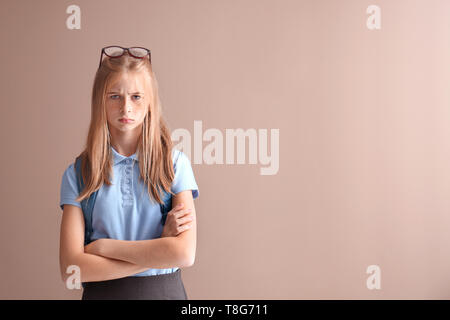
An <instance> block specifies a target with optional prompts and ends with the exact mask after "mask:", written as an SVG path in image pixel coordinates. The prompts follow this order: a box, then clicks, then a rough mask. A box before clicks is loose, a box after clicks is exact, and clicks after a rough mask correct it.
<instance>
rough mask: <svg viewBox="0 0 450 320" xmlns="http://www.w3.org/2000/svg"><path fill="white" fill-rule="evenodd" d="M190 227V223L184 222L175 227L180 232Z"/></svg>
mask: <svg viewBox="0 0 450 320" xmlns="http://www.w3.org/2000/svg"><path fill="white" fill-rule="evenodd" d="M191 227H192V223H186V224H184V225H182V226H179V227H177V232H178V233H180V232H183V231H186V230H188V229H190V228H191Z"/></svg>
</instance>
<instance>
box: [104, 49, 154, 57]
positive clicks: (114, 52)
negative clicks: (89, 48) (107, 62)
mask: <svg viewBox="0 0 450 320" xmlns="http://www.w3.org/2000/svg"><path fill="white" fill-rule="evenodd" d="M123 52H124V49H122V48H120V47H109V48H106V49H105V54H106V55H107V56H110V57H118V56H121V55H122V54H123ZM129 52H130V54H131V55H133V56H135V57H140V58H143V57H145V56H146V55H147V54H148V52H147V50H145V49H142V48H134V47H133V48H130V49H129Z"/></svg>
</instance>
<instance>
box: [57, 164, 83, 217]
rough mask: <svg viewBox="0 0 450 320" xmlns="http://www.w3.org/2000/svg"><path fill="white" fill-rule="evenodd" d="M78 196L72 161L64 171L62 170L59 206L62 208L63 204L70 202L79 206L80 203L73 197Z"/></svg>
mask: <svg viewBox="0 0 450 320" xmlns="http://www.w3.org/2000/svg"><path fill="white" fill-rule="evenodd" d="M77 197H78V186H77V180H76V174H75V170H74V164H73V163H72V164H71V165H70V166H69V167H68V168H67V169H66V171H64V174H63V177H62V181H61V193H60V200H59V206H60V207H61V210H64V204H72V205H74V206H77V207H80V208H81V203H80V202H79V201H76V200H75V199H76V198H77Z"/></svg>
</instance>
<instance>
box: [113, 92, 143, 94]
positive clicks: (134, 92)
mask: <svg viewBox="0 0 450 320" xmlns="http://www.w3.org/2000/svg"><path fill="white" fill-rule="evenodd" d="M110 93H120V92H117V91H110V92H108V94H110ZM128 94H142V92H133V93H128Z"/></svg>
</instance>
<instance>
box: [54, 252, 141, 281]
mask: <svg viewBox="0 0 450 320" xmlns="http://www.w3.org/2000/svg"><path fill="white" fill-rule="evenodd" d="M69 265H76V266H78V267H79V268H80V277H81V282H90V281H105V280H112V279H118V278H124V277H128V276H131V275H134V274H136V273H140V272H143V271H145V270H147V269H148V268H147V267H143V266H139V265H136V264H133V263H130V262H127V261H121V260H116V259H111V258H107V257H102V256H99V255H95V254H90V253H80V254H78V255H76V256H75V257H74V258H73V259H71V261H70V263H64V264H62V270H61V271H62V272H63V274H62V279H63V281H64V282H65V281H66V280H67V277H69V276H70V274H67V273H66V270H67V267H68V266H69Z"/></svg>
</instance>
